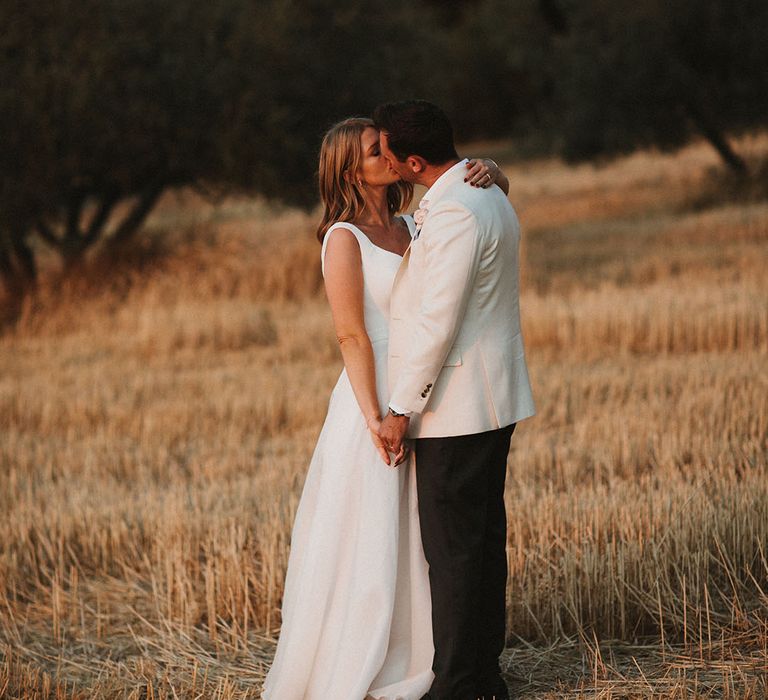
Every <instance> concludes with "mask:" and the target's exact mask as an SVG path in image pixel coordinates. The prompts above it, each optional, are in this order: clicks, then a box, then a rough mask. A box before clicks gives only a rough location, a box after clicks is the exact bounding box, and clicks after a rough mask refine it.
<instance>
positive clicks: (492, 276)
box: [262, 100, 535, 700]
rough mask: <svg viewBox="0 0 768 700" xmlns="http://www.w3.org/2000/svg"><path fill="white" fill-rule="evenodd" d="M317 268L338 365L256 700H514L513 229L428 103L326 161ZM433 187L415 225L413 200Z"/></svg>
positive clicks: (495, 178)
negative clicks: (510, 555)
mask: <svg viewBox="0 0 768 700" xmlns="http://www.w3.org/2000/svg"><path fill="white" fill-rule="evenodd" d="M319 184H320V196H321V198H322V202H323V204H324V207H325V212H324V215H323V219H322V222H321V223H320V226H319V228H318V238H319V239H320V240H321V241H322V250H321V265H322V272H323V278H324V281H325V288H326V293H327V296H328V301H329V303H330V307H331V311H332V315H333V324H334V327H335V331H336V336H337V338H338V341H339V345H340V347H341V354H342V357H343V360H344V369H343V371H342V372H341V376H340V377H339V379H338V382H337V383H336V386H335V387H334V389H333V391H332V392H331V396H330V401H329V404H328V413H327V416H326V419H325V423H324V424H323V427H322V430H321V432H320V435H319V438H318V441H317V445H316V447H315V451H314V454H313V456H312V459H311V461H310V465H309V468H308V471H307V475H306V480H305V483H304V488H303V491H302V494H301V499H300V501H299V504H298V507H297V511H296V518H295V521H294V525H293V531H292V535H291V549H290V555H289V559H288V569H287V573H286V578H285V588H284V595H283V601H282V628H281V631H280V637H279V640H278V645H277V650H276V653H275V658H274V661H273V663H272V666H271V668H270V670H269V673H268V674H267V677H266V679H265V682H264V688H263V694H262V698H263V700H476V699H477V698H482V699H484V700H491V699H495V700H506V699H507V698H509V692H508V690H507V687H506V684H505V683H504V680H503V679H502V677H501V673H500V668H499V655H500V653H501V651H502V650H503V648H504V642H505V623H506V609H505V603H506V580H507V558H506V548H505V545H506V541H507V532H506V511H505V508H504V482H505V478H506V472H507V454H508V452H509V446H510V440H511V437H512V433H513V432H514V429H515V425H516V424H517V422H518V421H521V420H523V419H524V418H528V417H530V416H533V415H534V414H535V407H534V402H533V397H532V394H531V387H530V383H529V378H528V369H527V366H526V361H525V352H524V347H523V338H522V335H521V330H520V312H519V284H518V279H519V261H518V251H519V243H520V227H519V223H518V219H517V216H516V214H515V211H514V209H513V208H512V206H511V205H510V203H509V201H508V199H507V194H508V192H509V182H508V180H507V178H506V177H505V176H504V174H503V173H502V172H501V171H500V170H499V168H498V167H497V166H496V164H495V163H493V161H476V160H467V159H463V160H462V159H460V158H459V156H458V155H457V153H456V148H455V146H454V143H453V129H452V127H451V124H450V122H449V120H448V118H447V117H446V115H445V114H444V113H443V112H442V111H441V110H440V109H439V108H438V107H436V106H435V105H433V104H431V103H429V102H425V101H423V100H411V101H406V102H397V103H390V104H384V105H380V106H379V107H377V108H376V110H375V111H374V115H373V119H363V118H352V119H346V120H344V121H342V122H340V123H338V124H336V125H335V126H333V127H332V128H331V129H330V130H329V131H328V132H327V133H326V134H325V137H324V139H323V142H322V146H321V150H320V164H319ZM415 184H418V185H423V186H426V187H427V188H428V190H427V192H426V194H425V195H424V198H423V199H422V200H421V202H420V204H419V208H418V209H417V210H416V211H415V212H414V216H413V217H411V216H408V215H403V214H400V213H399V212H401V211H402V210H403V209H405V208H406V207H407V206H408V205H409V204H410V201H411V198H412V195H413V186H414V185H415Z"/></svg>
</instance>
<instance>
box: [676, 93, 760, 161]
mask: <svg viewBox="0 0 768 700" xmlns="http://www.w3.org/2000/svg"><path fill="white" fill-rule="evenodd" d="M685 109H686V112H687V114H688V116H689V117H690V118H691V120H692V121H693V123H694V124H695V125H696V128H697V129H698V130H699V131H700V132H701V134H702V135H703V136H704V138H705V139H707V141H709V143H710V144H712V146H713V147H714V148H715V150H716V151H717V152H718V153H719V154H720V157H721V158H722V159H723V162H724V163H725V164H726V165H727V166H728V167H729V168H730V169H731V170H732V171H733V172H734V173H736V174H737V175H746V174H747V172H748V169H747V164H746V162H745V161H744V159H743V158H742V157H741V156H740V155H739V154H738V153H736V152H735V151H734V150H733V148H731V144H730V143H728V139H726V138H725V135H724V134H723V131H722V129H720V128H719V127H718V126H717V125H716V124H715V121H714V120H713V119H710V118H709V117H708V116H707V115H706V114H705V113H704V110H702V109H699V108H698V107H697V106H696V105H695V104H694V103H693V101H691V100H688V101H687V102H686V104H685Z"/></svg>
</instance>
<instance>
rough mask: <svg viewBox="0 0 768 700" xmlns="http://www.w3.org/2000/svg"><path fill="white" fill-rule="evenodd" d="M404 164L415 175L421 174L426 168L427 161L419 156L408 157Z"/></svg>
mask: <svg viewBox="0 0 768 700" xmlns="http://www.w3.org/2000/svg"><path fill="white" fill-rule="evenodd" d="M405 164H406V165H407V166H408V167H409V168H410V169H411V170H412V171H413V172H414V173H415V174H416V175H418V174H419V173H423V172H424V170H425V169H426V167H427V161H426V160H424V159H423V158H422V157H421V156H408V157H407V158H406V159H405Z"/></svg>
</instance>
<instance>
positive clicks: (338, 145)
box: [317, 117, 413, 243]
mask: <svg viewBox="0 0 768 700" xmlns="http://www.w3.org/2000/svg"><path fill="white" fill-rule="evenodd" d="M368 127H373V128H375V126H374V124H373V120H372V119H367V118H365V117H351V118H350V119H344V120H343V121H340V122H339V123H338V124H334V125H333V126H332V127H331V128H330V129H328V131H327V132H326V133H325V136H324V137H323V143H322V145H321V146H320V164H319V167H318V180H319V184H320V199H321V200H322V202H323V207H324V209H325V211H324V212H323V218H322V221H321V222H320V225H319V226H318V227H317V239H318V240H319V241H320V242H321V243H322V241H323V237H324V236H325V233H326V231H327V229H328V228H329V226H330V225H331V224H333V223H335V222H337V221H353V220H354V219H356V218H357V217H358V216H359V215H360V212H361V211H362V210H363V209H364V207H365V193H364V190H363V186H362V185H361V184H359V182H358V177H357V173H358V172H359V171H360V168H361V167H362V164H363V147H362V143H361V136H362V134H363V131H365V129H366V128H368ZM412 197H413V185H412V184H410V183H408V182H404V181H402V180H399V181H398V182H395V183H393V184H391V185H390V186H389V187H388V189H387V204H388V205H389V210H390V211H391V212H392V213H395V214H396V213H398V212H400V211H402V210H403V209H404V208H405V207H407V206H408V204H410V201H411V198H412Z"/></svg>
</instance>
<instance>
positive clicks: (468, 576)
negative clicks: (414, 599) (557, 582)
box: [415, 423, 515, 700]
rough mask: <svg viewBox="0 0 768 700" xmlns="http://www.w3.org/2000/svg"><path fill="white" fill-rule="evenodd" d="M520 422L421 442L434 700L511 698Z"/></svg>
mask: <svg viewBox="0 0 768 700" xmlns="http://www.w3.org/2000/svg"><path fill="white" fill-rule="evenodd" d="M514 430H515V424H514V423H513V424H512V425H509V426H507V427H505V428H499V429H498V430H491V431H488V432H485V433H476V434H473V435H460V436H456V437H445V438H419V439H417V440H416V441H415V453H416V481H417V487H418V501H419V519H420V521H421V537H422V542H423V547H424V554H425V556H426V559H427V562H428V563H429V584H430V588H431V592H432V631H433V638H434V643H435V657H434V661H433V663H432V670H433V671H434V673H435V680H434V682H433V683H432V687H431V688H430V691H429V695H428V697H429V698H431V699H434V700H474V699H475V698H476V697H478V696H482V695H485V696H486V697H488V698H491V697H492V696H493V695H494V694H495V695H496V697H497V698H499V699H501V698H506V697H508V696H507V690H506V685H505V684H504V681H503V680H502V678H501V675H500V672H499V654H501V651H502V650H503V649H504V642H505V623H506V605H505V604H506V584H507V555H506V542H507V517H506V516H507V514H506V511H505V508H504V480H505V478H506V473H507V454H508V452H509V443H510V439H511V438H512V433H513V432H514Z"/></svg>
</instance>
